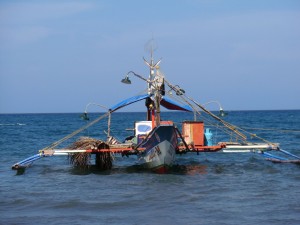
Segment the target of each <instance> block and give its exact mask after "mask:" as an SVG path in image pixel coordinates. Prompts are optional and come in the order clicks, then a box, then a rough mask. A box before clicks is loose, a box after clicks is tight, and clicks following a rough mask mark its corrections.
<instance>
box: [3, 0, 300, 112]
mask: <svg viewBox="0 0 300 225" xmlns="http://www.w3.org/2000/svg"><path fill="white" fill-rule="evenodd" d="M151 38H154V39H155V40H156V43H157V45H158V49H157V50H156V51H155V57H156V59H157V60H158V59H160V58H162V59H163V60H162V63H161V64H160V65H161V69H162V71H163V72H164V74H165V76H166V78H167V79H168V80H169V81H170V82H172V83H173V84H179V85H180V86H181V87H182V88H184V89H185V90H186V94H187V95H188V96H190V97H192V98H194V99H195V100H197V101H198V102H200V103H205V102H208V101H210V100H218V101H219V102H221V104H222V106H223V108H224V109H227V110H259V109H271V110H272V109H300V1H299V0H251V1H240V0H181V1H179V0H151V1H150V0H147V1H143V0H126V1H125V0H124V1H122V0H102V1H101V0H99V1H88V0H85V1H64V0H59V1H55V0H51V1H50V0H49V1H47V0H44V1H33V0H27V1H18V0H16V1H6V0H1V1H0V113H43V112H82V111H84V109H85V106H86V104H88V103H89V102H95V103H99V104H102V105H105V106H108V107H109V106H112V105H114V104H115V103H117V102H118V101H119V100H122V99H123V98H127V97H131V96H132V95H134V94H138V93H140V91H142V90H144V87H145V85H144V84H143V83H142V82H141V81H139V80H137V79H134V78H132V80H133V82H134V84H135V85H134V84H133V85H131V86H128V85H124V84H122V83H120V80H121V79H122V78H123V77H124V75H125V74H126V73H127V72H128V71H130V70H134V71H135V72H136V73H139V74H143V75H145V76H148V68H147V67H146V66H145V64H144V62H143V60H142V57H145V58H149V54H148V52H147V51H145V43H146V42H147V41H148V40H149V39H151ZM143 109H144V108H143V107H141V106H136V107H135V106H132V108H130V110H132V111H142V110H143ZM90 111H101V109H100V108H99V109H95V108H93V109H90Z"/></svg>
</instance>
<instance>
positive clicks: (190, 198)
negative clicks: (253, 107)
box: [0, 110, 300, 225]
mask: <svg viewBox="0 0 300 225" xmlns="http://www.w3.org/2000/svg"><path fill="white" fill-rule="evenodd" d="M79 115H80V114H76V113H74V114H2V115H0V153H1V157H0V224H47V225H51V224H72V225H75V224H126V225H127V224H209V225H213V224H218V225H219V224H243V225H246V224H272V225H277V224H278V225H282V224H300V166H299V165H296V164H276V163H272V162H269V161H266V160H265V159H264V158H263V157H262V156H261V155H259V154H254V153H231V154H230V153H200V154H199V155H197V154H196V153H188V154H184V155H181V156H180V155H178V156H177V162H176V166H174V169H173V170H172V171H170V173H168V174H155V173H152V172H151V171H147V170H144V169H142V168H140V167H139V166H138V165H137V164H136V163H137V161H136V157H135V156H130V157H128V158H127V157H122V156H118V155H116V156H115V161H114V166H113V168H112V170H110V171H104V172H101V171H96V170H92V169H91V170H88V171H81V170H78V169H74V168H72V166H71V165H69V164H68V160H67V158H66V156H53V157H47V158H42V159H40V160H38V161H36V162H34V164H33V165H32V166H31V167H30V168H28V169H26V171H25V172H24V173H23V174H22V175H17V173H16V171H14V170H11V166H12V165H13V164H14V163H16V162H18V161H21V160H23V159H25V158H27V157H29V156H31V155H34V154H36V153H37V152H38V150H39V149H42V148H44V147H46V146H48V145H50V144H51V143H53V142H55V141H57V140H59V139H61V138H63V137H65V136H66V135H68V134H70V133H72V132H73V131H75V130H77V129H79V128H80V127H82V126H84V125H86V123H87V122H86V121H83V120H81V119H80V117H79ZM90 116H91V119H94V118H97V117H98V116H99V114H91V115H90ZM144 117H145V113H115V114H113V117H112V128H113V129H112V131H111V132H112V134H113V135H114V136H115V137H116V138H118V139H119V140H122V139H123V138H124V137H126V136H130V135H131V132H132V131H130V130H126V128H133V121H134V120H144V119H145V118H144ZM162 117H163V118H164V117H165V118H166V119H169V118H170V117H171V119H172V120H174V121H175V123H176V124H177V125H178V126H179V127H180V126H181V125H180V123H179V122H180V121H181V120H183V119H186V120H192V119H193V116H191V115H187V114H185V113H177V112H175V113H169V114H168V113H162ZM224 119H225V120H226V121H228V122H230V123H232V124H234V125H237V126H240V127H244V128H252V130H250V131H251V132H254V133H255V134H257V135H260V136H262V137H263V138H264V139H266V140H269V141H272V142H276V143H280V146H281V148H282V149H285V150H288V151H290V152H292V153H294V154H297V155H300V111H299V110H286V111H232V112H229V114H228V115H227V116H226V117H224ZM253 128H255V129H253ZM260 128H264V129H260ZM104 131H107V120H101V121H100V122H99V123H98V124H96V125H94V126H92V127H90V128H88V129H87V130H84V131H82V132H81V133H79V134H78V135H76V136H75V137H73V138H72V139H70V140H67V141H66V142H64V143H63V144H62V145H61V146H58V147H64V146H68V145H69V144H70V143H72V142H73V141H75V140H76V139H77V138H79V137H80V136H92V137H94V138H98V139H104V138H105V132H104ZM213 135H214V137H215V138H216V137H220V138H222V136H221V135H220V134H219V133H218V132H215V133H213Z"/></svg>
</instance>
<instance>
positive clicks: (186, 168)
mask: <svg viewBox="0 0 300 225" xmlns="http://www.w3.org/2000/svg"><path fill="white" fill-rule="evenodd" d="M206 169H207V166H206V165H201V164H197V165H180V164H176V165H173V166H172V167H170V168H169V169H168V170H167V171H166V172H165V173H163V174H166V175H167V174H173V175H197V174H206V173H207V170H206ZM69 173H70V174H73V175H90V174H96V175H113V174H130V173H139V174H149V173H151V174H158V173H156V172H155V171H153V170H151V169H149V168H146V167H145V166H143V165H139V164H137V165H131V166H114V167H113V168H112V169H110V170H100V169H99V168H97V167H96V166H94V165H92V166H89V167H86V168H76V167H72V168H70V170H69ZM159 174H161V173H159Z"/></svg>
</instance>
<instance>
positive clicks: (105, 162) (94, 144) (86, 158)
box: [69, 137, 113, 170]
mask: <svg viewBox="0 0 300 225" xmlns="http://www.w3.org/2000/svg"><path fill="white" fill-rule="evenodd" d="M108 148H109V146H108V145H107V144H106V143H105V142H103V141H101V140H97V139H94V138H90V137H81V138H79V139H78V140H77V141H76V142H74V143H73V144H72V145H71V146H69V149H84V150H85V149H92V150H97V149H108ZM112 161H113V156H112V153H111V152H97V153H96V167H97V168H98V169H100V170H107V169H111V168H112ZM69 162H70V164H72V165H73V166H74V167H78V168H89V167H90V166H91V165H92V164H91V153H87V152H80V153H71V154H69Z"/></svg>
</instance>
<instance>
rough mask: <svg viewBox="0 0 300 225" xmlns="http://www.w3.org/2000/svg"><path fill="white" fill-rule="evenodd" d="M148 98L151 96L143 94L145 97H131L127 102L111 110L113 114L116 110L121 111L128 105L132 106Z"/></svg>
mask: <svg viewBox="0 0 300 225" xmlns="http://www.w3.org/2000/svg"><path fill="white" fill-rule="evenodd" d="M148 97H150V95H149V94H143V95H137V96H133V97H131V98H127V99H125V100H123V101H121V102H119V103H118V104H116V105H114V106H112V107H111V108H110V110H111V111H112V112H113V111H116V110H118V109H120V108H123V107H125V106H127V105H130V104H132V103H134V102H138V101H141V100H143V99H146V98H148Z"/></svg>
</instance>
